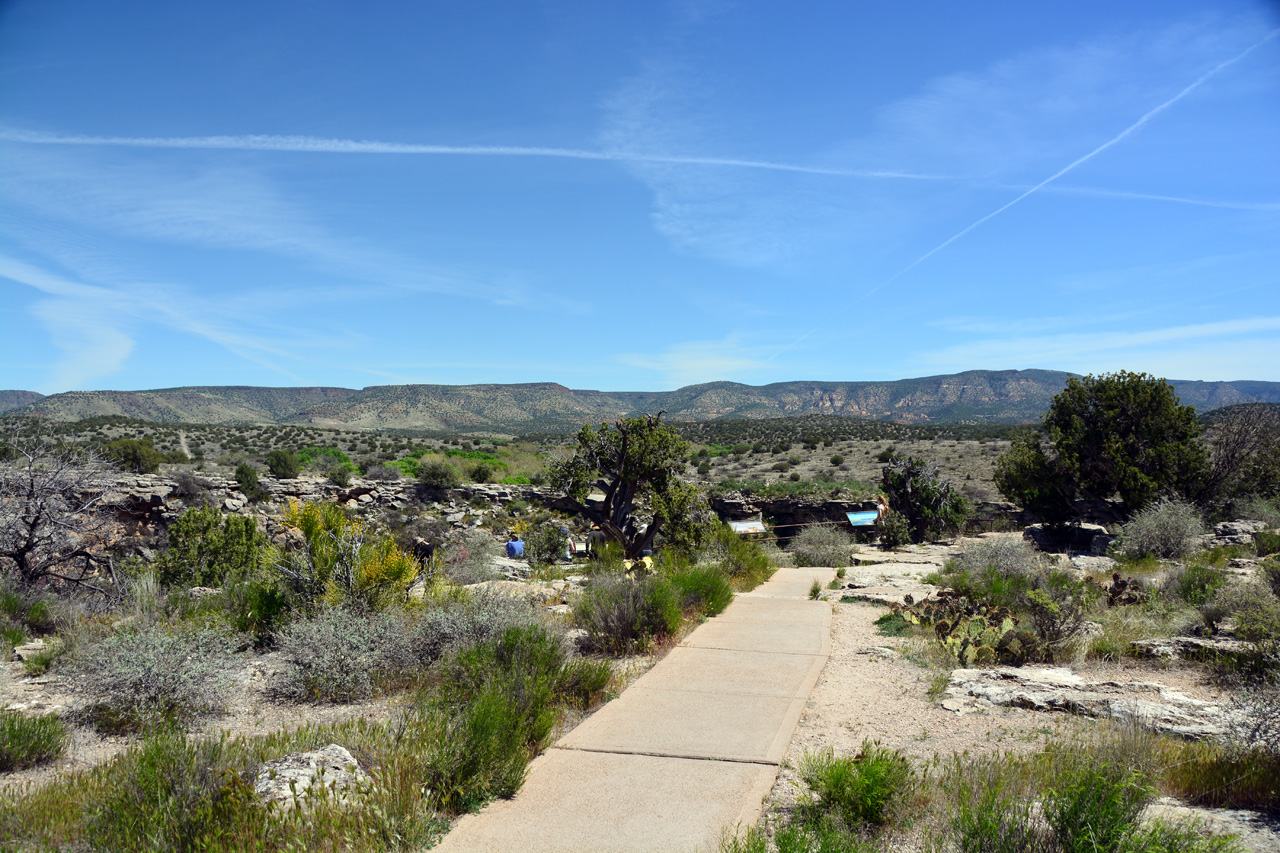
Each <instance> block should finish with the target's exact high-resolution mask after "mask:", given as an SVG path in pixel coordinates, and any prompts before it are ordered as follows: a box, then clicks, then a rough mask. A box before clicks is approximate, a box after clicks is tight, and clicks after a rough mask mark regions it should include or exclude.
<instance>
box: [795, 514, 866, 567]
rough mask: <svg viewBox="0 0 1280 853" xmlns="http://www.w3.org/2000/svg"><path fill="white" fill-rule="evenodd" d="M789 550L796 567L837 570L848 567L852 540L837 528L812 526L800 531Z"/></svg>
mask: <svg viewBox="0 0 1280 853" xmlns="http://www.w3.org/2000/svg"><path fill="white" fill-rule="evenodd" d="M789 550H790V551H791V558H792V560H794V561H795V564H796V565H797V566H826V567H830V568H837V567H839V566H847V565H849V558H850V556H851V555H852V552H853V540H852V539H850V538H849V534H848V533H846V532H844V531H843V530H841V529H840V528H838V527H834V526H831V525H814V526H811V527H806V528H804V529H803V530H801V531H800V535H799V536H797V537H796V538H795V539H793V540H792V541H791V547H790V549H789Z"/></svg>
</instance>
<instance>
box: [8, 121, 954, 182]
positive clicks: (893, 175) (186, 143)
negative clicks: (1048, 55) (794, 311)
mask: <svg viewBox="0 0 1280 853" xmlns="http://www.w3.org/2000/svg"><path fill="white" fill-rule="evenodd" d="M0 140H5V141H8V142H25V143H30V144H34V145H93V146H113V147H120V148H197V149H217V150H225V151H290V152H297V153H302V154H418V155H422V154H434V155H462V156H472V157H555V158H561V159H569V160H603V161H608V162H614V163H659V164H667V165H682V166H719V167H730V168H741V169H764V170H768V171H775V172H800V173H802V174H809V175H834V176H838V177H846V178H889V179H903V180H916V181H945V180H952V178H951V176H949V175H928V174H919V173H915V172H903V171H896V170H892V169H840V168H835V167H827V166H803V165H798V164H795V163H778V162H774V161H770V160H745V159H739V158H735V157H685V156H680V155H670V154H643V153H636V152H629V151H595V150H591V149H589V148H541V147H533V146H525V145H419V144H416V143H404V142H379V141H370V140H357V139H331V138H326V137H318V136H272V135H261V134H254V135H248V136H82V135H64V134H55V133H40V132H37V131H29V130H21V129H17V128H0Z"/></svg>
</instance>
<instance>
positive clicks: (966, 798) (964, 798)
mask: <svg viewBox="0 0 1280 853" xmlns="http://www.w3.org/2000/svg"><path fill="white" fill-rule="evenodd" d="M938 788H939V789H940V790H942V791H946V792H948V793H949V795H950V796H949V799H950V800H951V802H950V803H949V804H948V805H946V806H945V807H944V808H945V821H946V824H945V829H944V830H943V832H942V836H943V839H945V842H944V843H943V844H941V845H939V846H940V847H942V849H954V850H959V851H962V853H1051V851H1054V850H1055V849H1056V848H1055V846H1054V845H1053V844H1052V842H1051V840H1050V839H1047V838H1045V836H1044V833H1043V832H1042V831H1041V830H1040V828H1039V826H1038V825H1037V823H1038V822H1037V820H1036V818H1035V816H1034V815H1033V813H1032V791H1031V784H1030V780H1029V774H1028V773H1027V772H1026V770H1025V767H1024V766H1023V765H1022V764H1021V763H1019V762H1014V761H1011V760H1009V759H1008V758H1005V757H1002V756H994V755H992V756H979V757H975V758H968V757H964V758H962V757H960V756H956V757H954V758H953V759H952V762H951V764H950V766H948V767H947V768H946V770H945V771H944V772H943V775H942V778H941V779H940V780H939V783H938Z"/></svg>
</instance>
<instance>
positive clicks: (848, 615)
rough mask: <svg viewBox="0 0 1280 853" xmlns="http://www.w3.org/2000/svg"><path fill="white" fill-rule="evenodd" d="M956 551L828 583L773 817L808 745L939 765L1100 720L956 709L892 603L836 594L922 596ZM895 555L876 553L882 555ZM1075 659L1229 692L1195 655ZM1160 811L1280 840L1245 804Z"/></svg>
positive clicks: (914, 834)
mask: <svg viewBox="0 0 1280 853" xmlns="http://www.w3.org/2000/svg"><path fill="white" fill-rule="evenodd" d="M951 553H953V551H952V549H951V548H945V547H940V546H931V547H929V548H919V549H915V550H913V551H910V552H908V553H906V554H901V555H892V556H889V555H880V554H875V553H871V552H868V553H866V554H863V555H860V557H861V559H860V562H862V563H863V565H859V566H854V567H851V568H849V569H848V570H847V575H846V578H845V579H844V583H845V584H846V585H848V584H852V585H853V586H854V587H855V588H854V589H841V590H838V591H829V592H826V593H824V598H826V599H827V600H829V601H831V602H832V608H833V613H832V649H831V656H830V658H829V659H828V661H827V665H826V667H825V668H824V670H823V672H822V675H821V677H820V678H819V680H818V683H817V685H816V687H815V688H814V690H813V693H812V694H811V695H810V697H809V701H808V703H807V705H806V707H805V711H804V714H803V716H802V717H801V719H800V722H799V724H798V725H797V727H796V731H795V734H794V735H793V737H792V739H791V744H790V747H789V748H788V750H787V754H786V758H785V761H784V764H783V766H782V769H781V772H780V773H779V775H778V781H777V782H776V784H775V785H774V788H773V791H772V793H771V794H770V796H769V798H768V800H767V801H766V804H765V815H766V817H768V818H770V819H775V820H776V819H778V818H782V817H785V815H786V814H787V813H789V812H790V811H791V810H792V809H793V808H794V806H795V803H796V799H797V797H798V795H799V793H800V790H801V783H800V780H799V776H798V774H797V773H796V770H795V767H796V764H797V762H798V761H799V760H800V757H801V756H802V755H803V754H804V753H805V752H806V751H817V750H821V749H826V748H831V749H833V750H834V751H835V752H836V754H854V753H857V752H858V751H859V749H860V748H861V746H862V744H863V742H864V741H867V740H870V741H877V742H879V743H880V744H881V745H883V746H887V747H892V748H895V749H898V750H901V751H902V752H903V753H904V754H905V755H908V756H910V757H911V758H913V759H915V760H916V761H918V762H920V763H921V764H922V765H925V764H927V765H933V764H934V762H935V761H944V760H946V759H947V758H949V757H950V756H952V755H953V754H956V753H967V754H969V755H978V754H984V753H992V752H1013V753H1026V752H1033V751H1036V750H1039V749H1040V748H1042V747H1043V746H1044V745H1045V744H1046V742H1049V741H1056V742H1060V741H1063V740H1068V739H1071V738H1073V737H1074V736H1078V735H1081V734H1085V733H1087V732H1089V731H1090V730H1093V729H1095V728H1096V727H1098V726H1099V725H1105V724H1100V723H1099V722H1097V721H1094V720H1088V719H1080V718H1076V717H1071V716H1068V715H1065V714H1061V713H1052V712H1036V711H1030V710H1024V709H1018V708H998V709H993V710H991V711H989V712H987V713H970V714H956V713H953V712H951V711H948V710H945V709H944V708H942V707H941V705H940V704H939V702H938V699H937V698H935V696H933V695H931V692H933V691H939V690H940V689H941V687H943V686H945V677H946V673H947V672H948V669H947V668H945V667H943V666H940V665H939V663H938V662H937V658H935V657H934V652H933V651H932V650H931V649H930V644H928V643H926V642H925V641H922V640H920V639H907V638H899V637H887V636H883V635H881V634H880V633H879V632H878V631H877V630H876V627H875V625H874V622H875V620H876V619H877V618H879V617H880V616H882V615H884V614H885V613H886V612H887V610H886V608H885V606H883V605H877V604H873V603H867V602H854V603H840V602H839V599H840V597H841V596H842V595H850V594H852V595H864V594H865V595H868V596H869V597H879V598H889V597H895V598H899V599H900V597H901V595H902V594H903V593H905V592H910V593H911V594H913V595H915V596H916V597H917V598H919V597H921V595H922V593H926V592H927V591H928V587H927V586H923V585H922V584H921V578H923V577H924V576H925V575H926V574H927V573H928V572H930V571H933V570H934V569H935V568H936V567H937V566H939V565H941V563H942V562H944V561H945V559H946V558H947V557H948V556H949V555H950V554H951ZM886 559H887V560H890V562H879V561H881V560H886ZM1072 669H1073V670H1074V671H1075V672H1077V673H1079V674H1080V675H1083V676H1085V677H1086V678H1089V679H1097V680H1103V679H1110V680H1118V681H1154V682H1159V683H1161V684H1164V685H1167V686H1168V687H1170V688H1173V689H1175V690H1178V691H1180V692H1182V693H1184V694H1185V695H1188V696H1192V697H1195V698H1200V699H1206V700H1218V701H1221V700H1223V699H1224V698H1225V697H1224V694H1223V692H1222V691H1221V690H1219V689H1218V688H1216V687H1214V686H1213V685H1212V684H1210V683H1209V682H1208V680H1207V679H1206V677H1205V673H1204V670H1203V668H1201V667H1196V666H1193V665H1182V664H1173V665H1168V664H1160V663H1154V662H1142V661H1125V662H1123V663H1119V664H1106V663H1096V662H1089V663H1085V664H1080V665H1076V666H1073V667H1072ZM1156 811H1160V812H1161V813H1162V815H1163V816H1166V817H1177V818H1185V817H1191V818H1194V819H1198V820H1200V821H1202V822H1205V823H1208V824H1210V825H1212V826H1213V827H1214V828H1215V830H1217V831H1220V832H1231V833H1236V834H1238V835H1240V836H1241V841H1242V843H1243V844H1244V845H1245V847H1246V849H1247V850H1250V851H1258V853H1262V851H1267V853H1273V852H1274V851H1276V850H1280V822H1277V821H1273V820H1267V819H1265V818H1262V817H1260V816H1258V815H1255V814H1252V813H1249V812H1230V811H1227V810H1221V809H1188V808H1186V807H1184V806H1183V805H1182V804H1180V803H1178V802H1177V801H1175V800H1169V799H1164V800H1161V801H1160V804H1159V809H1157V810H1156ZM920 832H921V828H919V827H917V828H916V829H915V830H914V831H908V832H907V833H906V834H905V835H904V836H903V837H901V838H899V839H896V841H895V845H894V846H895V849H901V850H904V851H905V850H917V849H920V841H921V838H920Z"/></svg>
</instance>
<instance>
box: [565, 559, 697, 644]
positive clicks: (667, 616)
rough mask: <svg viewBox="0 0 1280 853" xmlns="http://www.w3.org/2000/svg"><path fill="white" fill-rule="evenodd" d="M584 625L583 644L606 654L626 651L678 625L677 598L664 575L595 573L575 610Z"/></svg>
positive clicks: (662, 634)
mask: <svg viewBox="0 0 1280 853" xmlns="http://www.w3.org/2000/svg"><path fill="white" fill-rule="evenodd" d="M574 615H575V617H576V618H577V621H578V624H579V625H581V626H582V627H583V628H584V629H586V632H587V636H586V638H585V643H584V645H585V646H587V647H588V648H590V649H592V650H594V651H598V652H602V653H605V654H627V653H629V652H634V651H639V650H642V649H644V648H645V647H647V646H648V645H649V644H650V643H652V642H653V641H654V640H655V639H659V638H663V637H668V636H670V635H671V634H674V633H675V632H676V630H677V629H678V628H679V627H680V619H681V614H680V602H679V601H678V600H677V598H676V593H675V591H674V590H673V589H672V588H671V584H670V583H669V582H668V581H667V580H666V579H665V578H663V577H659V576H656V575H648V576H645V577H637V578H629V577H626V576H618V575H615V576H609V575H601V574H597V575H596V578H595V579H594V580H593V581H592V583H591V585H590V586H589V587H588V588H587V590H586V591H585V592H584V593H583V595H582V598H581V599H579V600H578V604H577V606H576V608H575V610H574Z"/></svg>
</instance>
